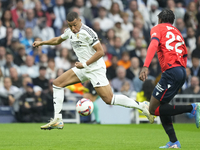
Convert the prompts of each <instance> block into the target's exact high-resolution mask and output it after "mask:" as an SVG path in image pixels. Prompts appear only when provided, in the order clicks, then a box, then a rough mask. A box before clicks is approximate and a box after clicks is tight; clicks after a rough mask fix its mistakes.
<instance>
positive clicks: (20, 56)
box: [14, 44, 26, 66]
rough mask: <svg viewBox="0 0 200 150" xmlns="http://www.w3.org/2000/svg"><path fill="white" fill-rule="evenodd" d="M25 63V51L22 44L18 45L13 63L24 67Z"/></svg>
mask: <svg viewBox="0 0 200 150" xmlns="http://www.w3.org/2000/svg"><path fill="white" fill-rule="evenodd" d="M25 61H26V50H25V46H24V45H23V44H20V45H18V47H17V54H16V56H15V58H14V63H15V64H16V65H18V66H21V65H24V64H25Z"/></svg>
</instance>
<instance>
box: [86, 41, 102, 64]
mask: <svg viewBox="0 0 200 150" xmlns="http://www.w3.org/2000/svg"><path fill="white" fill-rule="evenodd" d="M93 48H94V49H95V50H96V53H95V54H94V55H93V56H92V57H91V58H90V59H89V60H88V61H87V62H86V64H87V66H88V65H90V64H92V63H93V62H95V61H97V60H98V59H99V58H101V57H102V56H104V50H103V48H102V46H101V44H100V42H99V43H97V44H95V45H94V46H93Z"/></svg>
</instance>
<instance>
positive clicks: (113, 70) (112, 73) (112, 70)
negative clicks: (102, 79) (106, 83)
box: [106, 56, 118, 80]
mask: <svg viewBox="0 0 200 150" xmlns="http://www.w3.org/2000/svg"><path fill="white" fill-rule="evenodd" d="M117 62H118V58H117V56H112V59H111V63H112V65H111V66H110V67H108V68H107V72H106V76H107V78H108V80H112V79H113V78H115V77H116V76H117V74H116V69H117V67H118V65H117Z"/></svg>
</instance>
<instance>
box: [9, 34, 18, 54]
mask: <svg viewBox="0 0 200 150" xmlns="http://www.w3.org/2000/svg"><path fill="white" fill-rule="evenodd" d="M11 34H12V33H11ZM10 36H11V35H10ZM19 45H20V43H19V40H18V39H17V38H12V39H11V43H10V46H9V47H7V49H6V50H7V52H9V53H11V54H12V55H13V56H16V54H17V47H18V46H19Z"/></svg>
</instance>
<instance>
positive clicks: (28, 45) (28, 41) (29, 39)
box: [20, 28, 34, 54]
mask: <svg viewBox="0 0 200 150" xmlns="http://www.w3.org/2000/svg"><path fill="white" fill-rule="evenodd" d="M33 42H34V38H33V31H32V28H26V29H25V37H24V38H22V39H21V40H20V43H22V44H23V45H24V46H25V49H26V54H29V53H30V52H31V50H32V44H33Z"/></svg>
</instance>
